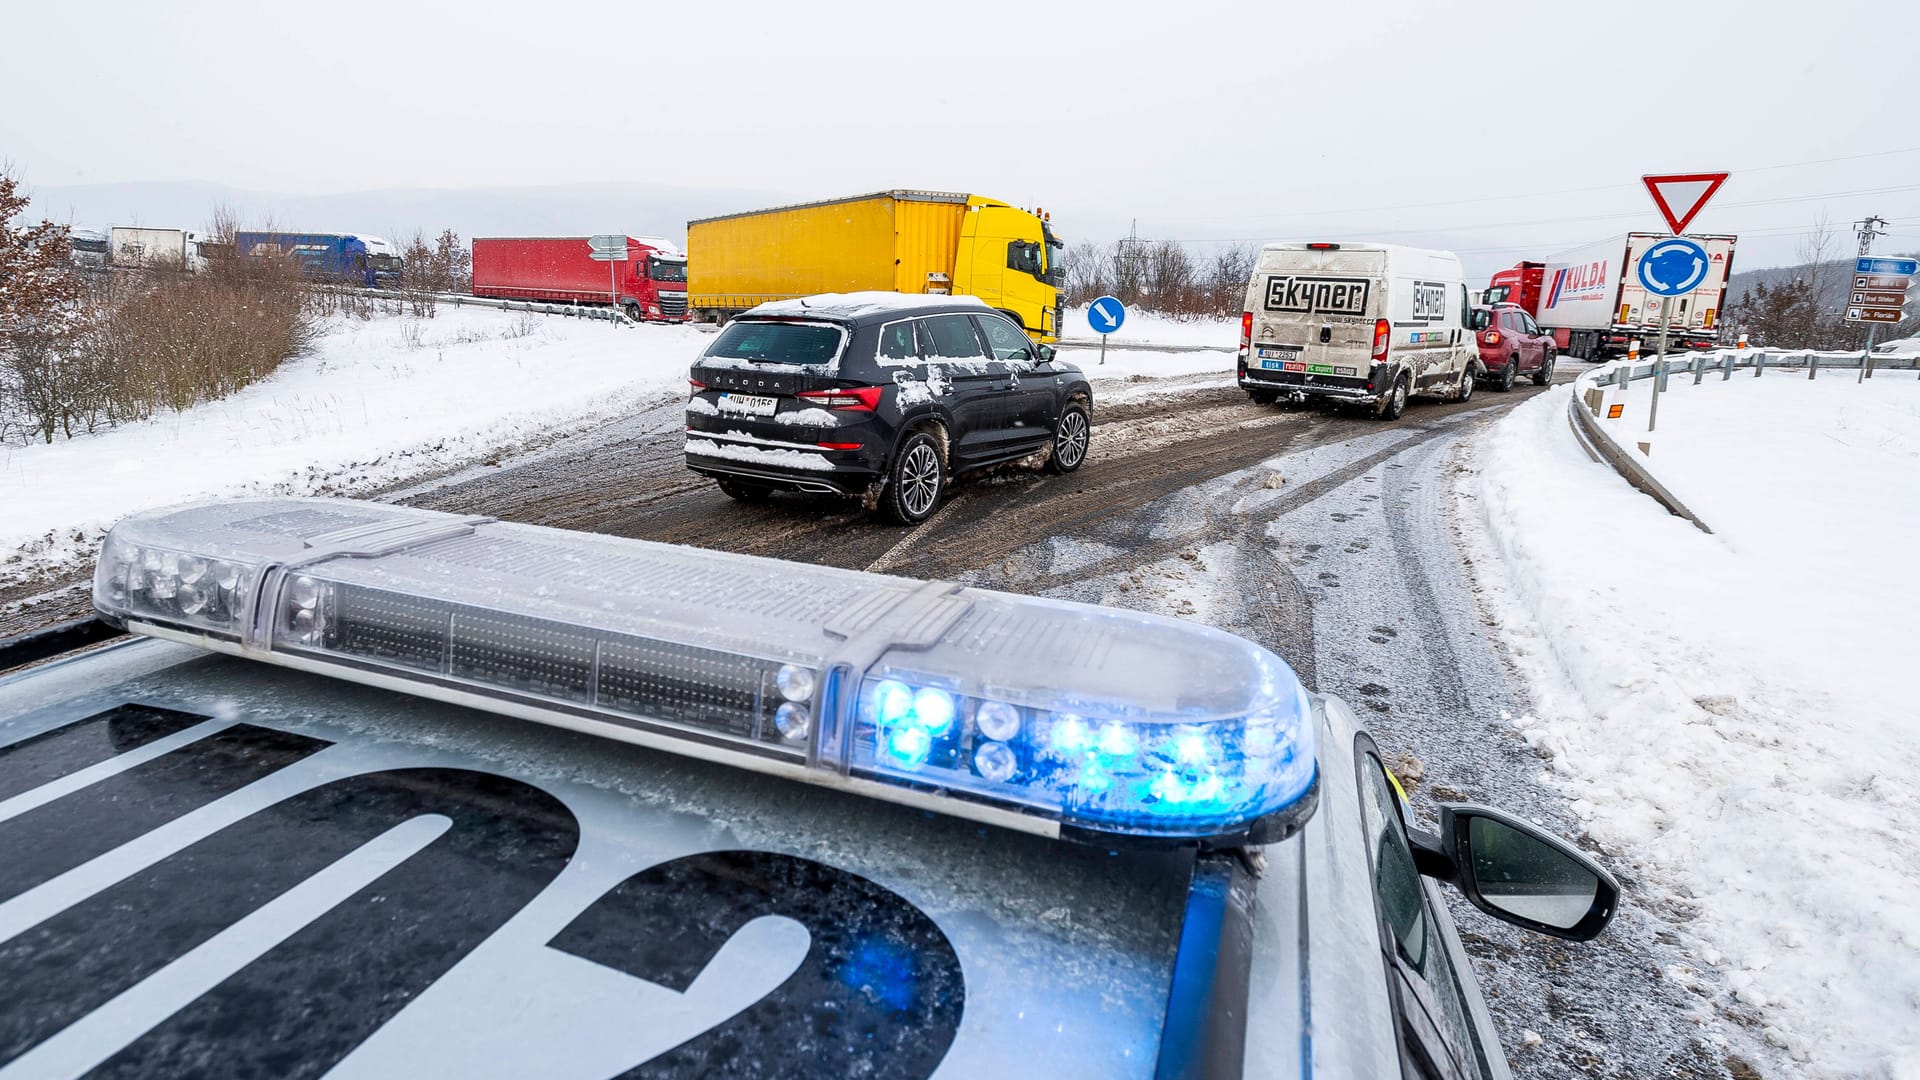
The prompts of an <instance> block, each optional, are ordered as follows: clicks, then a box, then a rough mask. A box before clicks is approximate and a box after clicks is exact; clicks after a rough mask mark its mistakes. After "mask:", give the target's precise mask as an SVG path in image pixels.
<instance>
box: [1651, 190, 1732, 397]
mask: <svg viewBox="0 0 1920 1080" xmlns="http://www.w3.org/2000/svg"><path fill="white" fill-rule="evenodd" d="M1728 175H1729V174H1727V173H1723V172H1708V173H1666V174H1660V175H1654V176H1643V177H1641V178H1640V179H1641V181H1642V182H1643V183H1645V184H1646V185H1647V194H1649V195H1651V196H1653V205H1654V206H1655V207H1657V208H1659V210H1660V216H1661V217H1663V218H1665V219H1666V221H1667V228H1668V229H1669V230H1671V231H1672V232H1673V238H1672V239H1669V240H1662V241H1660V242H1659V243H1657V244H1655V245H1653V246H1652V247H1650V248H1648V249H1647V250H1646V253H1645V254H1643V255H1641V256H1640V265H1639V266H1638V267H1637V268H1636V273H1637V274H1638V276H1639V278H1640V285H1641V287H1643V288H1645V289H1646V290H1647V291H1648V292H1650V293H1652V294H1653V295H1655V296H1657V297H1659V298H1660V351H1659V353H1658V355H1657V356H1656V357H1655V359H1654V361H1653V362H1654V364H1655V365H1656V366H1657V367H1658V369H1659V370H1658V371H1656V372H1655V374H1654V378H1653V404H1652V405H1651V406H1650V407H1648V409H1647V430H1648V431H1652V430H1653V425H1654V421H1655V420H1656V419H1658V418H1659V415H1660V390H1661V388H1662V387H1663V386H1665V384H1666V381H1667V328H1668V322H1669V317H1670V316H1671V315H1672V313H1673V298H1674V297H1676V296H1685V295H1686V294H1688V293H1690V292H1692V291H1693V290H1695V289H1697V288H1699V287H1700V283H1701V282H1703V281H1705V280H1706V279H1707V269H1708V266H1709V263H1708V260H1707V250H1706V249H1705V248H1703V247H1701V246H1700V245H1699V244H1696V243H1694V242H1693V241H1691V240H1688V239H1686V238H1684V237H1682V236H1681V235H1680V234H1681V233H1683V232H1686V231H1687V226H1688V225H1689V224H1691V223H1692V221H1693V219H1694V216H1695V215H1697V214H1699V213H1700V210H1701V208H1702V207H1704V206H1706V205H1707V200H1708V199H1711V198H1713V195H1714V192H1717V191H1719V190H1720V185H1722V184H1724V183H1726V182H1727V176H1728Z"/></svg>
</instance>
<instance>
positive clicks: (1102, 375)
mask: <svg viewBox="0 0 1920 1080" xmlns="http://www.w3.org/2000/svg"><path fill="white" fill-rule="evenodd" d="M1056 355H1058V356H1059V358H1060V359H1062V360H1065V361H1066V362H1068V363H1070V364H1072V365H1074V366H1075V367H1077V368H1079V369H1080V370H1081V371H1084V372H1086V373H1087V378H1089V379H1092V380H1093V383H1094V395H1093V396H1094V401H1095V402H1099V401H1103V400H1105V398H1106V395H1104V394H1102V393H1101V392H1100V391H1101V386H1102V384H1103V383H1114V384H1116V385H1117V384H1118V383H1120V382H1137V381H1139V380H1142V379H1167V378H1173V377H1176V376H1182V375H1210V374H1221V375H1226V376H1228V377H1229V379H1230V378H1231V376H1232V375H1233V365H1234V354H1233V353H1230V352H1223V353H1222V352H1148V351H1145V350H1140V349H1124V350H1123V349H1108V350H1107V362H1106V363H1104V364H1102V363H1101V362H1100V350H1099V349H1097V348H1077V347H1074V346H1064V347H1062V348H1061V349H1060V350H1059V352H1058V353H1057V354H1056Z"/></svg>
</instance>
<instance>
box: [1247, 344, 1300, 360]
mask: <svg viewBox="0 0 1920 1080" xmlns="http://www.w3.org/2000/svg"><path fill="white" fill-rule="evenodd" d="M1253 355H1255V356H1257V357H1259V358H1260V359H1262V360H1298V359H1300V350H1299V349H1290V348H1283V347H1281V346H1276V345H1256V346H1254V350H1253Z"/></svg>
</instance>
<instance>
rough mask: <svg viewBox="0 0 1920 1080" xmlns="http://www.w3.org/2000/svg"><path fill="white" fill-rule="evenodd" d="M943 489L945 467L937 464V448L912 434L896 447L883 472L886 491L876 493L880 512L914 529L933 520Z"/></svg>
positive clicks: (920, 435)
mask: <svg viewBox="0 0 1920 1080" xmlns="http://www.w3.org/2000/svg"><path fill="white" fill-rule="evenodd" d="M946 489H947V466H946V464H945V463H944V462H942V461H941V460H940V444H938V443H936V442H934V441H933V436H931V435H929V434H927V433H926V432H924V431H916V432H914V433H913V434H912V435H909V436H907V441H906V442H904V443H901V444H900V452H899V453H897V454H895V455H894V456H893V467H892V468H890V469H888V470H887V489H886V490H885V491H883V492H881V493H880V512H881V513H882V514H884V515H886V516H887V517H889V518H892V519H893V520H894V521H897V522H899V523H900V524H902V525H918V524H920V523H921V522H923V521H925V520H927V519H928V518H930V517H932V516H933V512H934V510H936V509H938V508H939V506H940V496H941V495H943V494H945V493H946Z"/></svg>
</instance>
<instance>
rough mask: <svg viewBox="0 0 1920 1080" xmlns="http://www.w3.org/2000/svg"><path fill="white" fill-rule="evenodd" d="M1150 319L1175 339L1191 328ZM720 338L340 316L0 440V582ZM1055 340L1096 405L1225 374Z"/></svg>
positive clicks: (571, 408) (517, 422)
mask: <svg viewBox="0 0 1920 1080" xmlns="http://www.w3.org/2000/svg"><path fill="white" fill-rule="evenodd" d="M1083 321H1084V320H1083ZM1142 322H1143V324H1144V326H1145V328H1146V329H1149V330H1153V331H1154V333H1156V334H1157V333H1159V332H1160V330H1162V329H1165V330H1166V334H1167V336H1168V338H1169V339H1172V338H1175V337H1178V335H1179V334H1180V333H1184V332H1187V331H1188V330H1190V329H1191V327H1190V326H1189V324H1178V323H1168V324H1167V327H1171V328H1173V329H1167V328H1165V327H1159V325H1158V322H1159V321H1156V320H1151V319H1145V320H1142ZM1129 329H1131V324H1130V326H1129ZM1229 329H1231V328H1229ZM712 333H713V331H712V328H711V327H708V328H706V329H705V330H702V329H699V328H695V327H692V326H658V325H649V326H641V327H627V328H619V329H616V328H615V327H613V326H611V325H609V324H607V323H603V322H593V321H585V320H578V319H568V318H562V317H558V316H548V315H528V314H524V313H509V312H502V311H497V310H493V309H488V308H460V307H451V306H443V307H442V308H440V310H439V313H438V316H437V317H436V318H432V319H421V318H415V317H413V316H379V317H375V318H373V319H367V320H362V319H352V318H345V317H339V318H335V319H332V320H330V321H329V322H328V324H327V325H326V327H325V332H324V334H323V335H322V337H321V340H320V343H319V346H318V347H317V348H316V349H315V350H314V352H313V353H312V354H311V355H309V356H306V357H303V358H301V359H299V360H296V361H294V362H292V363H289V364H287V365H285V366H284V367H282V368H281V370H280V371H278V372H276V373H275V374H274V375H273V376H272V377H271V378H268V379H265V380H263V381H261V382H259V383H257V384H255V385H253V386H251V387H248V388H247V389H246V390H243V391H241V392H240V393H238V394H235V395H233V396H232V397H229V398H226V399H224V400H221V401H216V402H210V403H208V404H204V405H200V406H196V407H194V408H192V409H189V410H187V411H185V412H181V413H162V414H160V415H159V416H156V417H155V418H154V419H152V420H151V421H148V422H146V423H140V424H128V425H124V426H121V427H119V428H114V429H111V430H106V431H102V432H100V433H98V434H95V435H83V436H81V437H79V438H76V439H73V440H71V441H66V440H62V441H58V442H55V443H53V444H51V445H46V444H38V443H36V444H32V445H28V446H0V507H4V510H3V511H0V581H8V580H16V579H20V578H27V577H33V576H37V575H39V574H42V573H45V572H47V571H49V570H51V569H53V568H54V567H57V566H61V565H64V564H69V563H72V562H74V561H75V560H79V559H88V558H91V557H92V554H93V552H94V549H95V547H96V545H97V544H98V541H99V538H100V535H101V533H102V532H103V531H104V530H105V529H106V527H107V526H109V525H111V524H112V523H113V522H114V521H115V520H117V519H118V518H119V517H121V516H122V515H124V514H127V513H131V512H133V511H135V510H141V509H146V508H150V507H155V506H166V505H169V504H172V503H179V502H187V501H191V500H194V499H204V498H216V497H220V496H226V495H261V494H293V495H305V494H314V493H334V494H352V493H362V492H366V491H370V490H375V489H378V488H381V487H385V486H387V485H390V484H394V483H397V482H400V481H403V480H406V479H408V478H411V477H415V476H418V475H421V474H430V473H434V472H437V471H440V470H445V469H450V468H454V467H457V466H459V465H462V464H465V463H471V462H475V461H479V460H483V459H485V458H487V457H488V456H490V455H493V454H497V453H499V452H502V451H505V450H510V449H513V448H515V447H518V446H521V445H523V444H525V443H527V442H529V441H531V440H535V439H539V438H545V437H551V436H554V435H559V434H564V433H566V432H568V431H571V430H577V429H580V428H583V427H586V426H588V425H591V424H594V423H597V422H600V421H603V420H606V419H609V418H611V417H614V416H619V415H622V414H623V413H627V412H630V411H633V410H635V409H637V408H639V407H641V406H643V405H645V404H646V403H648V402H659V401H661V400H662V399H663V397H664V396H667V395H672V394H678V393H681V392H683V391H684V389H685V386H686V376H687V366H688V365H689V364H690V363H691V362H692V361H693V359H694V357H696V356H697V355H699V353H700V351H701V350H702V349H704V348H705V347H706V345H707V343H708V342H709V341H711V340H712ZM1156 340H1157V339H1156ZM1169 343H1177V342H1173V341H1171V340H1170V341H1169ZM1061 352H1062V356H1061V358H1062V359H1063V360H1067V361H1070V362H1073V363H1077V364H1080V365H1081V366H1083V367H1084V368H1085V369H1086V371H1087V372H1088V374H1089V375H1090V376H1091V377H1092V378H1093V379H1094V380H1095V399H1096V401H1107V400H1111V399H1113V398H1115V397H1116V396H1126V394H1127V392H1128V391H1131V390H1134V389H1138V388H1140V384H1141V383H1142V382H1143V381H1144V382H1145V384H1146V386H1147V387H1151V385H1152V380H1158V379H1164V378H1170V377H1184V376H1193V375H1204V374H1225V375H1228V376H1230V375H1231V372H1232V368H1233V356H1232V354H1220V353H1210V352H1200V353H1160V352H1151V351H1121V350H1111V351H1109V352H1108V354H1107V363H1106V365H1105V366H1104V367H1103V366H1100V365H1099V364H1098V359H1099V356H1098V352H1097V351H1096V350H1088V349H1071V348H1069V349H1063V350H1062V351H1061ZM1183 388H1184V387H1183Z"/></svg>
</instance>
